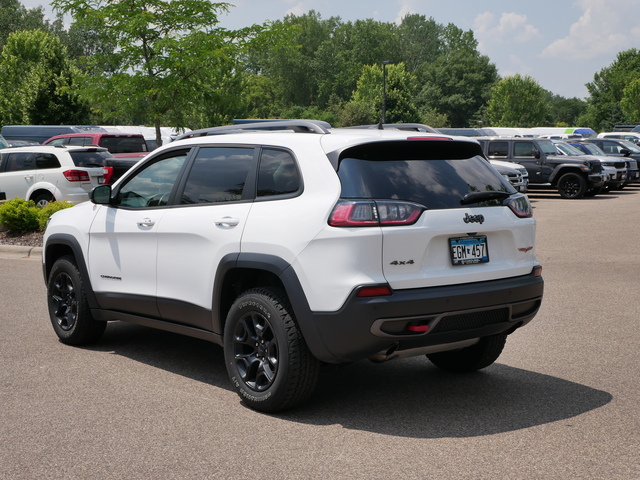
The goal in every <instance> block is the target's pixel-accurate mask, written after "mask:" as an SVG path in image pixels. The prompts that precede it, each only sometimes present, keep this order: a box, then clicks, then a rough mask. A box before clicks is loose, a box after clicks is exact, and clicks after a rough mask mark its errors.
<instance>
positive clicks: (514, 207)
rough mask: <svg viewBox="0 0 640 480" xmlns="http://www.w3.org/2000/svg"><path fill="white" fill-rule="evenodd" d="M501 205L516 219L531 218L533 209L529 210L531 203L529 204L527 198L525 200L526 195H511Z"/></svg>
mask: <svg viewBox="0 0 640 480" xmlns="http://www.w3.org/2000/svg"><path fill="white" fill-rule="evenodd" d="M503 205H506V206H507V207H509V208H510V209H511V211H512V212H513V213H515V215H516V216H517V217H520V218H529V217H533V209H532V208H531V203H529V198H527V196H526V195H522V194H518V195H512V196H511V197H509V198H507V199H506V200H505V201H504V202H503Z"/></svg>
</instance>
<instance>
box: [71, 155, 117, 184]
mask: <svg viewBox="0 0 640 480" xmlns="http://www.w3.org/2000/svg"><path fill="white" fill-rule="evenodd" d="M69 154H70V155H71V158H72V160H73V163H74V165H75V166H76V167H78V168H77V169H75V170H74V171H77V172H78V173H77V174H76V175H73V176H69V175H65V177H67V180H69V181H74V182H78V183H79V185H80V186H81V187H82V188H83V189H84V190H86V191H87V192H89V193H90V192H91V191H92V190H93V188H94V187H97V186H98V185H102V184H103V183H105V166H106V165H107V164H108V162H109V160H110V159H112V158H113V157H112V156H111V154H110V153H109V152H108V151H106V150H104V149H102V148H100V149H98V148H90V149H86V150H77V151H70V152H69ZM81 172H86V176H85V175H83V174H82V173H81Z"/></svg>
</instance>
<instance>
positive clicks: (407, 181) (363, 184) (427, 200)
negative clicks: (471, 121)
mask: <svg viewBox="0 0 640 480" xmlns="http://www.w3.org/2000/svg"><path fill="white" fill-rule="evenodd" d="M341 157H342V160H341V161H340V164H339V167H338V177H339V178H340V181H341V182H342V195H341V197H342V198H345V199H385V200H387V199H388V200H404V201H410V202H416V203H419V204H421V205H424V206H425V207H427V208H428V209H445V208H460V207H461V206H462V205H461V203H460V200H461V199H462V198H463V197H464V196H465V195H467V194H468V193H471V192H485V191H500V192H506V193H516V191H515V190H514V189H513V187H511V185H510V184H509V183H508V182H507V181H506V180H504V179H503V178H502V177H501V176H500V175H499V174H497V173H496V171H495V170H494V169H493V168H492V167H491V166H490V165H489V163H488V162H487V161H486V160H485V159H484V158H483V157H482V156H481V155H480V151H479V147H478V146H477V145H476V146H475V148H474V147H473V144H467V145H465V144H464V143H463V142H444V141H441V142H436V141H416V142H385V143H374V144H367V145H365V146H359V147H356V148H353V149H349V150H346V151H345V152H343V154H342V155H341ZM500 204H501V202H500V201H499V200H492V201H490V202H487V203H485V205H500Z"/></svg>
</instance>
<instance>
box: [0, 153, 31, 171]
mask: <svg viewBox="0 0 640 480" xmlns="http://www.w3.org/2000/svg"><path fill="white" fill-rule="evenodd" d="M3 158H4V159H5V168H4V171H5V172H19V171H22V170H35V168H36V162H35V155H34V154H33V153H10V154H8V155H4V156H3Z"/></svg>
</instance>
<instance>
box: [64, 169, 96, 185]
mask: <svg viewBox="0 0 640 480" xmlns="http://www.w3.org/2000/svg"><path fill="white" fill-rule="evenodd" d="M62 174H63V175H64V178H66V179H67V180H68V181H70V182H89V181H91V180H90V179H89V174H88V173H87V172H85V171H84V170H66V171H64V172H62Z"/></svg>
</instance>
